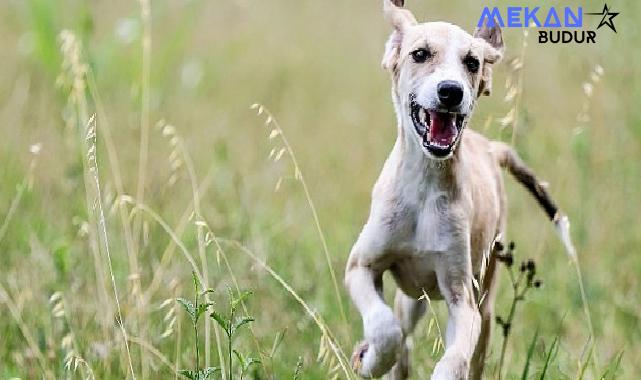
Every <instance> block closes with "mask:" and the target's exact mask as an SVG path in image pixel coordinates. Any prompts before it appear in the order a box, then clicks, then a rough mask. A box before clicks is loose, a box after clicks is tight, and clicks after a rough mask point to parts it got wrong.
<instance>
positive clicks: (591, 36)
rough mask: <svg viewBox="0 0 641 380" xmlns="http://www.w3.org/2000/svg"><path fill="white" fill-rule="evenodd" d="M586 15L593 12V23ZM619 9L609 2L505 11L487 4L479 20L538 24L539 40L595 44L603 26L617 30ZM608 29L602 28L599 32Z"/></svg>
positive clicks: (508, 24)
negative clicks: (596, 8) (590, 7)
mask: <svg viewBox="0 0 641 380" xmlns="http://www.w3.org/2000/svg"><path fill="white" fill-rule="evenodd" d="M584 15H586V16H589V17H588V19H589V20H590V21H589V23H587V25H586V23H585V22H584V17H583V16H584ZM618 15H619V12H613V11H611V10H610V8H609V7H608V5H607V4H604V6H603V10H602V11H601V12H587V13H584V12H583V7H580V6H579V7H563V8H561V7H549V8H542V7H540V6H538V7H533V8H532V7H519V6H510V7H507V9H506V10H505V12H503V13H502V12H501V10H500V9H499V8H498V7H493V8H489V7H484V8H483V11H482V12H481V17H480V18H479V22H478V24H477V26H478V27H481V26H483V25H487V26H489V27H492V26H494V25H499V26H501V27H507V28H526V27H528V26H532V27H536V28H537V29H539V30H538V34H539V39H538V40H539V43H543V44H544V43H552V44H556V43H563V44H567V43H577V44H584V43H585V44H594V43H596V42H597V31H599V29H601V27H603V26H607V27H608V28H609V29H610V30H612V32H614V33H616V32H617V30H616V27H615V26H614V18H615V17H616V16H618ZM593 16H600V22H599V24H598V25H597V26H596V29H591V28H590V25H591V24H594V25H596V22H593V19H595V17H593ZM603 30H605V29H601V31H599V34H600V33H601V32H602V31H603Z"/></svg>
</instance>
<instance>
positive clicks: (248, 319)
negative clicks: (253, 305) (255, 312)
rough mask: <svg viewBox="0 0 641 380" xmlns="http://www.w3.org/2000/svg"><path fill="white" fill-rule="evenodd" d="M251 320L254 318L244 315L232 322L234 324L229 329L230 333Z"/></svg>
mask: <svg viewBox="0 0 641 380" xmlns="http://www.w3.org/2000/svg"><path fill="white" fill-rule="evenodd" d="M253 321H254V318H251V317H245V318H241V319H239V320H237V321H236V323H234V325H233V326H232V329H231V332H232V334H233V333H235V332H236V331H238V329H239V328H241V327H243V326H244V325H246V324H249V323H251V322H253Z"/></svg>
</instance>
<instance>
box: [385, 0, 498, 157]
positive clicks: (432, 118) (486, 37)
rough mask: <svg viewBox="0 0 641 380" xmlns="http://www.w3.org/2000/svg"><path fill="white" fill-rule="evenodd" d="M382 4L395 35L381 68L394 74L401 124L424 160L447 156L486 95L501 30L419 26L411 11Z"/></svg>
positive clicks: (434, 24)
mask: <svg viewBox="0 0 641 380" xmlns="http://www.w3.org/2000/svg"><path fill="white" fill-rule="evenodd" d="M383 1H384V12H385V17H386V19H387V20H388V21H389V22H390V23H391V24H392V26H393V27H394V31H393V32H392V35H391V36H390V38H389V40H388V41H387V44H386V46H385V55H384V56H383V62H382V65H383V67H384V68H385V69H387V70H389V71H390V72H391V74H392V80H393V82H394V83H393V86H394V94H395V96H396V99H395V101H396V106H397V112H399V115H398V116H399V118H400V119H401V125H402V127H403V128H404V129H405V133H406V134H407V135H409V136H414V137H415V138H414V139H413V140H415V141H416V143H417V144H419V145H420V147H421V148H422V150H423V151H424V152H425V154H426V155H427V156H428V157H430V158H433V159H440V160H442V159H447V158H450V157H451V156H452V154H453V153H454V151H455V149H456V147H457V145H458V143H459V141H460V138H461V135H462V133H463V129H464V128H465V127H466V125H467V122H468V120H469V117H470V115H471V113H472V110H473V107H474V104H475V102H476V99H477V97H479V96H481V95H489V94H490V87H491V82H492V68H491V66H492V64H494V63H496V62H498V61H499V60H500V59H501V56H502V54H503V38H502V36H501V30H500V28H499V27H498V25H496V26H495V27H491V28H490V27H487V26H484V27H482V28H480V29H477V30H476V31H475V33H474V35H471V34H469V33H467V32H466V31H464V30H463V29H461V28H459V27H458V26H456V25H452V24H449V23H446V22H427V23H422V24H419V23H417V21H416V18H414V16H413V15H412V13H411V12H410V11H409V10H407V9H404V8H400V7H398V6H396V5H395V4H394V3H392V1H391V0H383ZM395 2H396V3H400V4H402V1H399V0H395Z"/></svg>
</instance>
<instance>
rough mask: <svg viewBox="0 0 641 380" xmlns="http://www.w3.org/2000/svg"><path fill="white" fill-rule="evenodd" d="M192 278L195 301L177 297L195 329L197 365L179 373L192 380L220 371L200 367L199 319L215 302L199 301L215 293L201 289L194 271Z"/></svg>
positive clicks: (204, 379)
mask: <svg viewBox="0 0 641 380" xmlns="http://www.w3.org/2000/svg"><path fill="white" fill-rule="evenodd" d="M192 278H193V281H194V302H191V301H190V300H188V299H185V298H177V299H176V301H177V302H178V303H179V304H180V305H181V306H182V307H183V309H185V311H186V312H187V314H189V317H190V319H191V324H192V327H193V329H194V335H195V337H196V339H195V340H194V348H195V350H196V367H195V369H194V370H186V369H182V370H179V371H178V373H179V374H181V375H183V376H184V377H186V378H188V379H190V380H206V379H209V378H210V376H213V375H214V374H215V373H216V372H220V368H218V367H207V368H204V369H200V349H199V347H198V321H199V320H200V317H201V316H202V315H203V314H204V313H205V312H206V311H207V310H208V309H209V308H210V307H211V306H213V305H214V304H213V303H212V302H199V301H200V299H204V298H205V296H206V295H207V294H209V293H213V292H214V290H213V289H206V290H204V291H202V292H201V291H200V289H201V285H200V281H198V276H197V275H196V272H192Z"/></svg>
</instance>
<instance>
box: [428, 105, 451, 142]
mask: <svg viewBox="0 0 641 380" xmlns="http://www.w3.org/2000/svg"><path fill="white" fill-rule="evenodd" d="M456 134H457V131H456V115H455V114H451V113H446V112H435V111H430V131H429V135H428V136H427V138H428V140H429V142H430V143H432V144H433V143H438V144H439V145H451V144H452V143H453V142H454V139H455V138H456Z"/></svg>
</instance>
